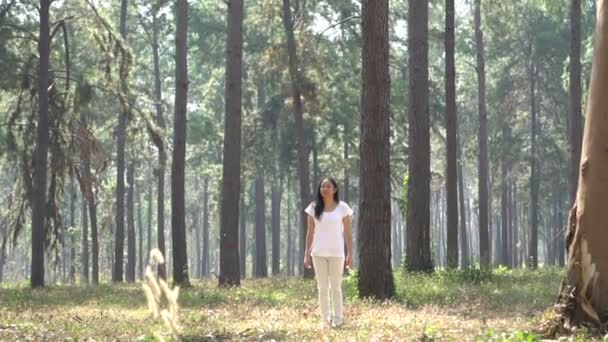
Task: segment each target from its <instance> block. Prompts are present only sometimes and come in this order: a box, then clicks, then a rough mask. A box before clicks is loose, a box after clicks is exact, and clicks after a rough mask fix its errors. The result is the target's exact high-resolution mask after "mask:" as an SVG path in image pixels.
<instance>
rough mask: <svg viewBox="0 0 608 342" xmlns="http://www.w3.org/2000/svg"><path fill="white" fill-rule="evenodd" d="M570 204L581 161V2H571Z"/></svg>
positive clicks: (574, 191) (573, 195)
mask: <svg viewBox="0 0 608 342" xmlns="http://www.w3.org/2000/svg"><path fill="white" fill-rule="evenodd" d="M569 133H570V136H569V138H570V203H574V200H575V199H576V188H577V185H578V170H579V165H580V160H581V142H582V134H583V129H582V116H581V0H571V1H570V132H569Z"/></svg>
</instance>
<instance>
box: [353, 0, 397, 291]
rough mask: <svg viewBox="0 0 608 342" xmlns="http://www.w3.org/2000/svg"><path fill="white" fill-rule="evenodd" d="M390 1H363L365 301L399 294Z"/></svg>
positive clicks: (361, 217) (362, 232) (362, 284)
mask: <svg viewBox="0 0 608 342" xmlns="http://www.w3.org/2000/svg"><path fill="white" fill-rule="evenodd" d="M388 8H389V6H388V0H364V1H363V2H362V12H361V14H362V23H361V26H362V32H363V51H362V73H361V77H362V80H363V86H362V89H361V145H360V158H361V163H360V172H361V173H360V175H361V176H360V178H359V184H360V186H359V188H360V191H361V196H360V200H359V208H362V210H361V212H360V213H359V225H358V231H359V233H358V234H357V235H358V237H359V239H358V249H359V256H360V260H361V264H360V267H359V278H358V284H357V285H358V289H359V294H360V295H361V297H374V298H379V299H383V298H390V297H392V296H393V295H394V293H395V285H394V283H393V272H392V267H391V221H390V220H391V201H390V200H391V197H390V194H391V184H390V162H389V161H390V141H389V136H390V111H389V103H390V76H389V67H388V60H389V35H388Z"/></svg>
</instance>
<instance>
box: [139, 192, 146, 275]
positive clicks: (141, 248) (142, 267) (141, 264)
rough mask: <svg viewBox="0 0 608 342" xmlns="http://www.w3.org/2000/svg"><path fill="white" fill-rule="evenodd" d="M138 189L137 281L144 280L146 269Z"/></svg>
mask: <svg viewBox="0 0 608 342" xmlns="http://www.w3.org/2000/svg"><path fill="white" fill-rule="evenodd" d="M140 189H141V188H140V187H139V186H138V189H137V190H138V191H137V265H139V267H138V272H137V274H138V276H139V279H140V280H142V279H144V272H145V271H144V270H145V269H146V266H145V265H144V223H143V218H142V215H141V205H142V200H141V191H140Z"/></svg>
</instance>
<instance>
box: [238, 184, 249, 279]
mask: <svg viewBox="0 0 608 342" xmlns="http://www.w3.org/2000/svg"><path fill="white" fill-rule="evenodd" d="M240 202H241V203H240V205H239V207H240V210H241V212H240V216H241V217H240V219H239V225H240V227H239V258H240V260H239V265H240V269H241V278H245V277H246V276H247V208H246V207H245V191H243V195H242V196H241V200H240Z"/></svg>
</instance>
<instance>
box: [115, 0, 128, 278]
mask: <svg viewBox="0 0 608 342" xmlns="http://www.w3.org/2000/svg"><path fill="white" fill-rule="evenodd" d="M120 35H121V36H122V38H123V39H124V40H125V41H126V40H127V0H121V5H120ZM121 88H122V91H123V92H125V91H126V90H127V80H124V79H123V80H122V81H121ZM123 95H125V94H123ZM128 110H129V109H128V108H127V105H126V104H124V103H123V104H122V110H121V111H120V113H119V114H118V128H117V131H116V149H117V152H116V177H117V180H116V232H115V236H114V239H115V240H114V269H113V272H112V281H113V282H122V281H123V258H124V256H123V253H124V244H125V145H126V140H127V111H128Z"/></svg>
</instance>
